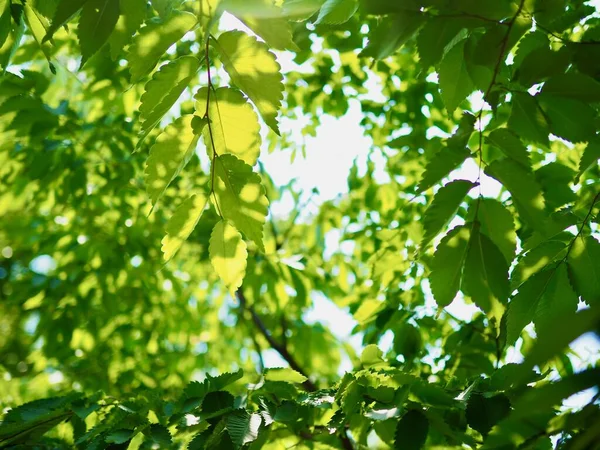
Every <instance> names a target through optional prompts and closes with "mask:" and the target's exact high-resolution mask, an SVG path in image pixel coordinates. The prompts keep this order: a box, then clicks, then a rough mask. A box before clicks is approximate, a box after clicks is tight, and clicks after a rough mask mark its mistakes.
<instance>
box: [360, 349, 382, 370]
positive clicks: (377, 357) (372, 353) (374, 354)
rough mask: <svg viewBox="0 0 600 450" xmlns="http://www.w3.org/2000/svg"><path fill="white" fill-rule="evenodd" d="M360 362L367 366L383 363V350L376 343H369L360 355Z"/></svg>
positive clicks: (376, 365)
mask: <svg viewBox="0 0 600 450" xmlns="http://www.w3.org/2000/svg"><path fill="white" fill-rule="evenodd" d="M360 362H361V364H362V365H363V367H365V368H369V367H378V366H380V365H383V364H384V363H385V362H384V360H383V352H382V351H381V350H380V349H379V347H377V345H375V344H369V345H367V346H366V347H365V348H364V350H363V351H362V353H361V355H360Z"/></svg>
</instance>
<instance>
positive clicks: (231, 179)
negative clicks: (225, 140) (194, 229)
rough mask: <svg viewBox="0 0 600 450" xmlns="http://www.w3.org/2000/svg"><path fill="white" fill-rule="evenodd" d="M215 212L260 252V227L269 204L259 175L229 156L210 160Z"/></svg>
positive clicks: (261, 227) (261, 229)
mask: <svg viewBox="0 0 600 450" xmlns="http://www.w3.org/2000/svg"><path fill="white" fill-rule="evenodd" d="M212 164H214V173H215V175H216V179H215V180H213V183H214V190H215V196H216V206H217V211H220V213H221V214H222V215H223V218H225V219H228V220H230V221H231V222H233V224H234V225H235V226H236V227H237V228H238V230H240V231H241V232H242V233H244V234H245V235H246V236H247V237H248V239H251V240H253V241H254V242H255V243H256V245H258V248H259V249H260V250H261V251H264V244H263V225H264V223H265V218H266V216H267V212H268V205H269V201H268V200H267V197H266V196H265V189H264V187H263V186H262V185H261V182H260V176H259V175H258V174H256V173H254V172H252V168H251V167H250V166H249V165H247V164H246V163H244V162H243V161H242V160H240V159H238V158H236V157H235V156H233V155H220V156H219V157H218V158H215V159H213V161H212Z"/></svg>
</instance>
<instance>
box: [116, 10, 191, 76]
mask: <svg viewBox="0 0 600 450" xmlns="http://www.w3.org/2000/svg"><path fill="white" fill-rule="evenodd" d="M196 23H197V21H196V16H195V15H194V14H191V13H188V12H182V11H174V12H173V13H172V14H170V15H169V16H168V17H167V18H165V19H164V21H162V22H153V23H149V24H147V25H146V26H145V27H143V28H142V29H140V31H139V33H138V34H136V35H135V36H134V37H133V42H132V43H131V45H130V46H129V53H128V57H127V58H128V60H129V72H130V73H131V82H132V83H136V82H138V81H139V80H140V79H142V78H143V77H144V76H146V75H147V74H148V73H149V72H150V71H152V69H153V68H154V66H156V64H157V63H158V61H159V59H160V58H161V57H162V56H163V55H164V54H165V52H166V51H167V49H168V48H169V47H170V46H171V45H173V44H174V43H175V42H177V41H178V40H179V39H181V38H182V37H183V36H184V35H185V33H187V32H188V31H190V30H191V29H192V28H194V27H195V26H196Z"/></svg>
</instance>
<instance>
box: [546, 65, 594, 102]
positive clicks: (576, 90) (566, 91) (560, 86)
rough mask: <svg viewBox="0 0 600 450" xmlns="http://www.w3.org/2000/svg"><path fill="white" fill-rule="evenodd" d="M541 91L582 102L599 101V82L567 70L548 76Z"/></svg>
mask: <svg viewBox="0 0 600 450" xmlns="http://www.w3.org/2000/svg"><path fill="white" fill-rule="evenodd" d="M542 93H544V94H553V95H556V96H559V97H567V98H571V99H574V100H581V101H582V102H585V103H589V102H600V83H599V82H598V81H596V80H594V79H593V78H592V77H589V76H587V75H584V74H582V73H576V72H567V73H563V74H560V75H556V76H554V77H552V78H550V79H549V80H548V81H546V83H544V87H543V88H542Z"/></svg>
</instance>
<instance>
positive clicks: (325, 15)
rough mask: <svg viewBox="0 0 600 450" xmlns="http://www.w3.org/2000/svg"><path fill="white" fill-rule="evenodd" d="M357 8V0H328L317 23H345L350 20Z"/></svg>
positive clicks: (322, 7) (320, 12)
mask: <svg viewBox="0 0 600 450" xmlns="http://www.w3.org/2000/svg"><path fill="white" fill-rule="evenodd" d="M357 9H358V1H357V0H326V1H325V3H323V6H321V11H319V17H318V18H317V21H316V22H315V23H317V24H320V23H326V24H338V23H344V22H347V21H348V20H350V18H351V17H352V16H353V15H354V13H355V12H356V10H357Z"/></svg>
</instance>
